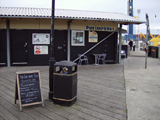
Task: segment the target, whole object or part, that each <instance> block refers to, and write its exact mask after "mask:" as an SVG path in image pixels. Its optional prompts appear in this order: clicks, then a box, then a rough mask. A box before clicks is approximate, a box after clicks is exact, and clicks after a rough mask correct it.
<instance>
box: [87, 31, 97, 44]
mask: <svg viewBox="0 0 160 120" xmlns="http://www.w3.org/2000/svg"><path fill="white" fill-rule="evenodd" d="M88 36H89V42H98V34H97V33H96V32H95V31H89V35H88Z"/></svg>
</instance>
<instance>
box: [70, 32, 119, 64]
mask: <svg viewBox="0 0 160 120" xmlns="http://www.w3.org/2000/svg"><path fill="white" fill-rule="evenodd" d="M96 32H97V34H98V42H99V41H101V40H102V39H104V38H105V37H106V36H108V35H109V34H110V33H111V32H106V31H96ZM95 44H97V43H91V42H88V31H85V46H71V61H73V60H75V59H76V58H77V57H78V54H83V53H84V52H86V51H87V50H88V49H90V48H91V47H92V46H94V45H95ZM101 53H106V54H107V56H106V60H108V61H112V63H116V62H117V61H116V59H117V58H116V54H117V32H116V33H114V34H113V35H112V36H110V37H109V38H108V39H106V40H105V41H104V42H102V43H101V44H99V45H98V46H97V47H95V48H94V49H93V50H91V51H90V52H88V53H87V54H86V55H87V57H88V61H89V64H93V63H94V62H95V58H94V56H93V54H101ZM77 62H78V60H77Z"/></svg>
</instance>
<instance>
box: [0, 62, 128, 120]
mask: <svg viewBox="0 0 160 120" xmlns="http://www.w3.org/2000/svg"><path fill="white" fill-rule="evenodd" d="M28 70H40V76H41V84H42V92H43V98H44V105H45V107H44V108H43V107H42V106H41V105H34V106H27V107H23V111H22V112H20V110H19V101H18V100H17V104H14V94H15V77H16V72H17V71H28ZM48 71H49V67H48V66H25V67H9V68H7V67H0V120H18V119H21V120H32V119H34V120H35V119H37V120H49V119H50V120H51V119H53V120H81V119H82V120H126V119H127V113H126V110H127V107H126V92H125V84H124V67H123V65H119V64H111V65H99V66H93V65H86V66H85V65H82V66H78V88H77V89H78V90H77V102H76V103H75V104H74V105H72V106H70V107H65V106H60V105H56V104H53V102H50V101H47V99H48V92H49V80H48V79H49V77H48V76H49V74H48Z"/></svg>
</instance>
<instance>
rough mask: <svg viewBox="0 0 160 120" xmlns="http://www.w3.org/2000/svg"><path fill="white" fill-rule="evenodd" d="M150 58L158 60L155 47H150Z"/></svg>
mask: <svg viewBox="0 0 160 120" xmlns="http://www.w3.org/2000/svg"><path fill="white" fill-rule="evenodd" d="M151 57H152V58H158V47H157V46H151Z"/></svg>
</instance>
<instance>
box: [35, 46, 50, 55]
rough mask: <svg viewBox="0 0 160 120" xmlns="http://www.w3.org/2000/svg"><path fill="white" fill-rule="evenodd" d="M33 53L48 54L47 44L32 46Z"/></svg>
mask: <svg viewBox="0 0 160 120" xmlns="http://www.w3.org/2000/svg"><path fill="white" fill-rule="evenodd" d="M34 54H35V55H41V54H48V46H34Z"/></svg>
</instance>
